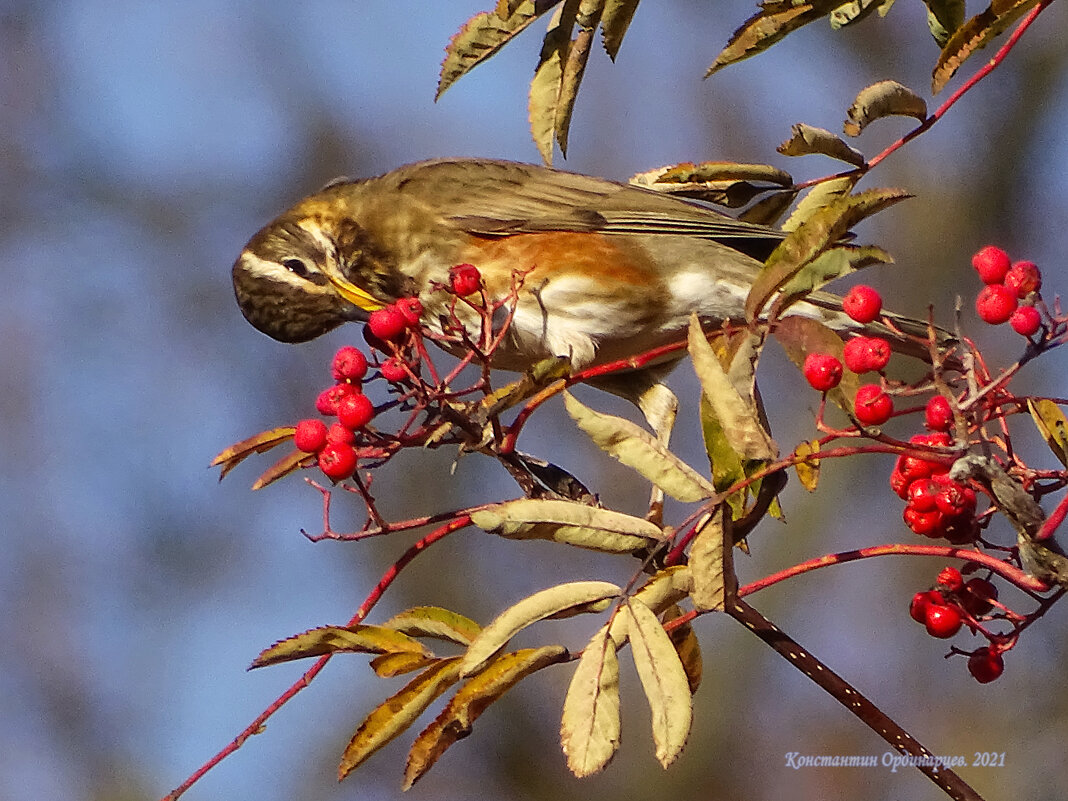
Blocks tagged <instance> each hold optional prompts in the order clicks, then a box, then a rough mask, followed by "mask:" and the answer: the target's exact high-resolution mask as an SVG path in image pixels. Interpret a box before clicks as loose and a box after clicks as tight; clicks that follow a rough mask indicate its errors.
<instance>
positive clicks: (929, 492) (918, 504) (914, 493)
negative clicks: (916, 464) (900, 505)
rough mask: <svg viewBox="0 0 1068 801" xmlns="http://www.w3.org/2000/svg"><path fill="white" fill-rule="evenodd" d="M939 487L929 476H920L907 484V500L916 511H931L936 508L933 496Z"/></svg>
mask: <svg viewBox="0 0 1068 801" xmlns="http://www.w3.org/2000/svg"><path fill="white" fill-rule="evenodd" d="M940 491H941V487H939V486H938V483H937V482H935V481H934V480H932V479H930V478H921V479H918V480H916V481H913V482H912V483H911V484H909V488H908V495H907V500H908V504H909V506H911V507H912V508H913V509H915V510H916V511H917V512H931V511H934V510H935V509H937V508H938V505H937V504H936V503H935V498H937V497H938V493H939V492H940Z"/></svg>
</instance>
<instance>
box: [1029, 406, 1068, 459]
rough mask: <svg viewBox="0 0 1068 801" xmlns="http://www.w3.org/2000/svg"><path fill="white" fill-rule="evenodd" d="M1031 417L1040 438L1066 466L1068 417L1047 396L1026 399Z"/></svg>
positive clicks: (1067, 455)
mask: <svg viewBox="0 0 1068 801" xmlns="http://www.w3.org/2000/svg"><path fill="white" fill-rule="evenodd" d="M1027 408H1028V409H1029V410H1030V411H1031V419H1032V420H1034V421H1035V427H1036V428H1037V429H1038V433H1039V434H1041V435H1042V439H1044V440H1045V441H1046V444H1047V445H1049V449H1050V450H1051V451H1053V455H1054V456H1056V457H1057V460H1058V461H1059V462H1060V463H1061V464H1063V465H1065V466H1066V467H1068V419H1066V418H1065V416H1064V412H1062V411H1061V408H1060V407H1059V406H1058V405H1057V404H1056V403H1054V402H1053V401H1051V400H1049V399H1048V398H1039V399H1038V400H1035V399H1034V398H1028V399H1027Z"/></svg>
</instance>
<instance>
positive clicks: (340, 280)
mask: <svg viewBox="0 0 1068 801" xmlns="http://www.w3.org/2000/svg"><path fill="white" fill-rule="evenodd" d="M326 277H327V278H329V279H330V283H331V284H333V285H334V289H336V290H337V292H338V294H339V295H341V297H343V298H344V299H345V300H347V301H348V302H349V303H352V304H353V305H355V306H358V307H359V308H361V309H363V310H364V311H367V312H373V311H375V310H377V309H381V308H384V307H385V305H386V304H385V303H382V302H381V301H379V300H376V299H375V297H374V296H373V295H371V294H369V293H368V292H367V291H366V290H363V289H360V288H359V287H358V286H356V285H355V284H353V283H352V282H350V281H349V280H347V279H346V278H345V277H344V276H342V275H339V274H336V273H335V272H334V271H333V270H329V271H327V273H326Z"/></svg>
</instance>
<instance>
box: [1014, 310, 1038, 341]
mask: <svg viewBox="0 0 1068 801" xmlns="http://www.w3.org/2000/svg"><path fill="white" fill-rule="evenodd" d="M1009 325H1011V326H1012V330H1013V331H1015V332H1016V333H1017V334H1019V335H1020V336H1024V337H1033V336H1034V335H1035V334H1037V333H1038V329H1040V328H1041V327H1042V315H1041V314H1039V313H1038V309H1036V308H1035V307H1034V306H1020V307H1019V308H1018V309H1017V310H1016V311H1014V312H1013V313H1012V316H1011V317H1009Z"/></svg>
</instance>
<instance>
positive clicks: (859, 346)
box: [843, 337, 890, 375]
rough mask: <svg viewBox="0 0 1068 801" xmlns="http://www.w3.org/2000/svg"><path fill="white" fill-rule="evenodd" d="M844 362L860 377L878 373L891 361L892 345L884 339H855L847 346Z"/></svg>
mask: <svg viewBox="0 0 1068 801" xmlns="http://www.w3.org/2000/svg"><path fill="white" fill-rule="evenodd" d="M843 361H844V362H845V366H846V367H848V368H849V369H850V370H852V371H853V372H854V373H857V374H858V375H859V374H860V373H867V372H869V371H876V372H877V371H879V370H882V369H883V368H884V367H886V365H887V363H888V362H889V361H890V343H889V342H887V341H886V340H885V339H883V338H882V337H854V338H853V339H851V340H849V341H848V342H847V343H846V344H845V349H844V352H843Z"/></svg>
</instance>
